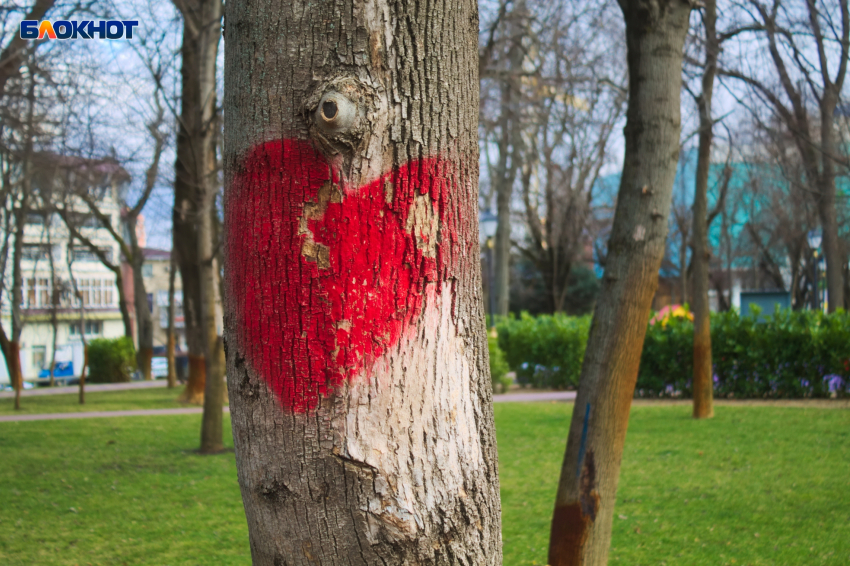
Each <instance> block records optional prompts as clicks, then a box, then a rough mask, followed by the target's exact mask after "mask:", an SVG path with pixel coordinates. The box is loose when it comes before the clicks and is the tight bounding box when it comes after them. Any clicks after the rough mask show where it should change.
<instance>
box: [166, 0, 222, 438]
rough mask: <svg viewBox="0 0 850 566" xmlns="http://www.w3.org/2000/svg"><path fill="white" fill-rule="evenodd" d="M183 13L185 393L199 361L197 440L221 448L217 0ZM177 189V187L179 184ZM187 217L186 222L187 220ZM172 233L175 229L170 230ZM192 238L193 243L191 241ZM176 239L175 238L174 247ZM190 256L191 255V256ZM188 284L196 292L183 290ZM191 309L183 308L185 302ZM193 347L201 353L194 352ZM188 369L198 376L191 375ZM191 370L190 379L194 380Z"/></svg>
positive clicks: (180, 215)
mask: <svg viewBox="0 0 850 566" xmlns="http://www.w3.org/2000/svg"><path fill="white" fill-rule="evenodd" d="M175 5H176V6H177V7H178V8H179V9H180V12H181V14H182V16H183V22H184V27H183V48H182V55H183V66H182V71H181V72H182V78H183V106H182V108H181V119H180V132H179V134H178V157H177V161H178V169H179V170H178V175H177V179H178V182H177V183H176V184H175V199H176V202H177V204H178V206H176V207H175V220H179V222H180V223H181V229H180V230H181V232H180V233H181V235H185V236H187V238H186V241H180V242H179V246H180V249H179V254H178V255H179V257H180V259H181V262H182V264H181V273H182V274H183V304H184V316H185V318H186V320H187V328H186V330H187V334H188V332H189V326H188V318H189V316H190V314H191V316H192V317H193V324H196V326H193V329H192V330H193V331H194V333H195V336H194V337H193V340H192V344H191V345H190V347H189V348H190V349H189V354H190V358H189V359H190V366H189V370H190V375H189V384H187V387H186V390H187V394H188V395H187V397H191V396H192V395H194V394H195V393H196V392H197V390H196V389H195V390H193V389H191V387H193V386H194V387H197V386H198V383H197V381H199V380H198V379H197V378H198V375H197V371H198V370H197V368H193V365H194V364H197V365H199V366H202V367H203V376H204V388H203V390H202V393H203V397H202V402H203V405H204V415H203V419H202V421H201V423H202V424H201V447H200V452H201V453H203V454H214V453H218V452H221V451H222V449H223V448H224V444H223V434H222V402H223V398H224V397H223V395H224V377H223V373H222V370H223V368H222V365H221V364H220V363H219V361H218V354H217V352H218V351H219V350H220V349H221V345H219V344H218V342H219V341H220V338H219V336H218V332H217V328H216V320H217V314H216V304H217V298H218V270H217V269H216V266H217V262H216V261H215V260H214V255H215V242H214V233H215V230H214V228H213V214H214V210H215V207H214V205H215V196H216V190H215V188H216V186H217V184H216V150H215V141H216V127H217V126H218V125H219V122H218V121H217V120H216V96H215V91H216V57H217V55H218V44H219V42H220V40H221V27H220V22H221V17H222V9H223V5H222V3H221V0H193V1H186V2H183V1H182V0H181V1H176V2H175ZM178 189H179V190H178ZM187 222H191V223H192V227H191V228H189V227H187V226H185V224H186V223H187ZM175 238H177V231H175ZM190 243H194V245H195V247H194V249H190V248H189V244H190ZM177 245H178V241H177V240H176V239H175V246H177ZM189 260H191V261H189ZM189 263H191V264H193V265H191V266H189V267H188V268H187V271H189V272H192V276H190V277H192V278H194V279H195V281H192V283H196V284H197V287H196V288H191V289H190V288H187V285H186V284H187V277H186V272H184V271H183V264H189ZM189 291H194V292H196V293H197V294H196V295H194V296H189V295H188V294H187V293H188V292H189ZM187 307H189V309H192V310H193V311H194V312H192V313H189V312H186V310H185V309H186V308H187ZM193 348H194V349H195V350H194V353H195V355H196V356H199V357H200V360H197V359H196V360H194V364H193V363H192V362H193V359H192V354H193ZM193 369H194V370H195V373H196V375H195V376H193V375H192V371H193ZM193 377H195V379H196V383H194V384H193V383H192V378H193Z"/></svg>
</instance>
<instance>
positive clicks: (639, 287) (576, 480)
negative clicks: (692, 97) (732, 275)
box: [549, 0, 691, 566]
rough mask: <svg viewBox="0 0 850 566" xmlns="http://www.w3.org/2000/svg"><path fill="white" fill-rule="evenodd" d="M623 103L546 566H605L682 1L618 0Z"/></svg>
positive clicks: (666, 147)
mask: <svg viewBox="0 0 850 566" xmlns="http://www.w3.org/2000/svg"><path fill="white" fill-rule="evenodd" d="M620 7H621V8H622V10H623V15H624V18H625V22H626V45H627V48H628V66H629V103H628V111H627V113H626V119H627V122H626V128H625V141H626V153H625V160H624V165H623V173H622V177H621V182H620V190H619V195H618V197H617V209H616V212H615V216H614V224H613V228H612V232H611V238H610V240H609V242H608V251H607V257H606V260H605V274H604V276H603V279H602V293H601V295H600V298H599V301H598V302H597V305H596V310H595V312H594V315H593V323H592V325H591V329H590V335H589V337H588V343H587V350H586V353H585V358H584V364H583V367H582V372H581V378H580V383H579V389H578V396H577V398H576V403H575V410H574V411H573V416H572V421H571V424H570V432H569V437H568V440H567V448H566V453H565V455H564V463H563V467H562V469H561V478H560V482H559V485H558V494H557V497H556V500H555V512H554V516H553V520H552V531H551V539H550V543H549V564H550V565H551V566H565V565H576V564H594V565H604V564H606V563H607V561H608V549H609V546H610V541H611V521H612V518H613V512H614V503H615V500H616V493H617V482H618V479H619V472H620V462H621V460H622V454H623V444H624V442H625V437H626V429H627V426H628V418H629V408H630V406H631V400H632V396H633V395H634V387H635V382H636V380H637V373H638V367H639V365H640V354H641V350H642V347H643V340H644V336H645V333H646V327H647V320H648V318H649V309H650V306H651V302H652V297H653V295H654V294H655V290H656V287H657V283H658V269H659V267H660V264H661V259H662V256H663V254H664V242H665V239H666V237H667V218H668V215H669V212H670V203H671V196H672V189H673V181H674V178H675V175H676V165H677V161H678V154H679V135H680V129H681V126H680V91H681V84H682V57H683V49H684V41H685V36H686V34H687V31H688V20H689V15H690V11H691V4H690V3H688V2H685V1H682V0H664V1H648V0H621V1H620Z"/></svg>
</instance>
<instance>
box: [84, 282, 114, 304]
mask: <svg viewBox="0 0 850 566" xmlns="http://www.w3.org/2000/svg"><path fill="white" fill-rule="evenodd" d="M114 288H115V283H114V281H112V280H111V279H88V278H86V279H77V290H78V291H79V293H80V295H81V296H82V299H83V306H84V307H88V308H92V307H94V308H97V307H111V306H113V302H112V300H113V297H114V294H113V293H114V292H113V290H114ZM74 305H75V306H80V301H79V300H78V299H75V300H74Z"/></svg>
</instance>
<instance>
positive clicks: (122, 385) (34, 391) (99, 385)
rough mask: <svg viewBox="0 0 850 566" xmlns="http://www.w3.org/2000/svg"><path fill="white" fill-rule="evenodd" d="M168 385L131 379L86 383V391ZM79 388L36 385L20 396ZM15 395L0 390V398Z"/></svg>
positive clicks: (77, 387) (35, 395)
mask: <svg viewBox="0 0 850 566" xmlns="http://www.w3.org/2000/svg"><path fill="white" fill-rule="evenodd" d="M166 385H168V380H167V379H152V380H150V381H131V382H129V383H97V384H95V383H93V384H91V385H89V384H88V383H87V384H86V392H90V391H126V390H128V389H150V388H153V387H165V386H166ZM79 390H80V387H79V386H78V385H69V386H67V387H36V388H35V389H24V390H23V391H21V398H22V399H23V398H24V397H40V396H41V395H67V394H68V393H76V392H78V391H79ZM14 396H15V392H14V391H0V399H11V398H12V397H14Z"/></svg>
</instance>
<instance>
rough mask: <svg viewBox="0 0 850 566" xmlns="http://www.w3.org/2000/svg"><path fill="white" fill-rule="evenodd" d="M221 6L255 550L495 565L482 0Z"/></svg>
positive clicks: (232, 315)
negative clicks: (484, 270)
mask: <svg viewBox="0 0 850 566" xmlns="http://www.w3.org/2000/svg"><path fill="white" fill-rule="evenodd" d="M272 15H273V16H272ZM226 22H227V25H226V30H225V37H226V41H225V43H226V45H227V50H226V53H225V85H226V86H225V101H224V117H225V144H224V147H225V157H224V164H225V176H224V178H225V180H226V183H227V190H226V193H225V197H226V198H225V204H226V206H225V234H226V245H225V248H224V249H225V260H226V269H225V274H226V278H227V279H226V282H225V283H226V285H225V289H226V291H227V295H226V296H227V297H228V300H227V301H226V302H225V306H226V314H225V323H226V326H225V336H226V340H227V341H226V344H227V350H228V355H227V364H228V371H227V378H228V393H229V395H230V406H231V420H232V423H233V436H234V446H235V450H236V460H237V470H238V478H239V483H240V486H241V489H242V498H243V502H244V505H245V511H246V515H247V519H248V528H249V536H250V544H251V553H252V557H253V564H254V565H255V566H260V565H262V566H266V565H268V566H273V565H280V564H288V565H290V566H301V565H303V566H307V565H311V564H322V565H324V566H332V565H335V564H346V565H348V564H358V565H379V564H380V565H385V564H423V565H424V564H441V565H442V564H445V565H449V564H451V565H461V564H464V565H471V564H475V565H498V564H501V536H500V517H499V515H500V505H499V487H498V471H497V460H496V451H495V450H496V445H495V436H494V432H493V416H492V405H491V399H492V393H491V389H492V387H491V384H490V379H489V371H488V363H487V362H488V360H487V343H486V335H485V327H484V317H483V312H482V308H481V307H482V302H481V278H480V265H479V247H478V229H477V228H478V226H477V209H478V191H477V175H478V128H477V118H478V111H477V108H478V95H479V93H478V77H477V68H478V57H477V45H478V17H477V8H476V3H475V2H473V1H472V0H461V1H455V2H438V3H433V2H429V3H425V2H424V1H423V0H410V1H408V2H387V1H386V0H370V1H369V2H365V1H364V0H344V1H343V3H342V4H336V5H334V4H325V3H320V4H316V3H307V2H306V1H304V0H295V1H283V0H260V1H257V2H250V3H249V2H246V1H244V0H234V1H229V2H228V3H227V14H226Z"/></svg>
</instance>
